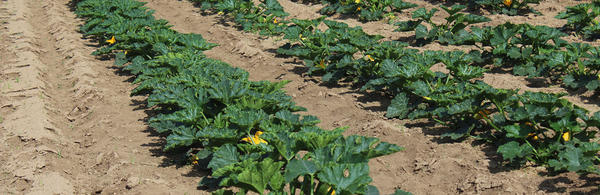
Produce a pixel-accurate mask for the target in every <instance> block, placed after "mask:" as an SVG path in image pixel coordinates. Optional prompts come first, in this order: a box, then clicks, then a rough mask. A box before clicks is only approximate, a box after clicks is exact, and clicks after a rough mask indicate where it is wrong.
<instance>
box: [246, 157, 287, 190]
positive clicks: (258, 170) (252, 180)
mask: <svg viewBox="0 0 600 195" xmlns="http://www.w3.org/2000/svg"><path fill="white" fill-rule="evenodd" d="M281 167H283V162H274V161H273V160H272V159H270V158H267V159H264V160H263V161H260V162H258V163H256V164H255V165H254V166H251V167H244V168H245V169H244V171H242V173H240V174H239V175H238V178H237V179H238V180H239V182H240V183H243V184H247V185H249V186H251V187H252V190H254V191H256V192H258V193H260V194H263V193H264V191H265V189H266V188H267V186H269V187H271V189H273V190H275V191H277V190H280V189H281V188H282V187H283V184H284V178H283V175H281V172H280V171H279V170H280V169H281Z"/></svg>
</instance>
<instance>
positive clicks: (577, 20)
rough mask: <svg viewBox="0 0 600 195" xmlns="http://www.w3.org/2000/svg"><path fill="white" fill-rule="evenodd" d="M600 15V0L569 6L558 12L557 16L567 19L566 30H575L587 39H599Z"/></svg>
mask: <svg viewBox="0 0 600 195" xmlns="http://www.w3.org/2000/svg"><path fill="white" fill-rule="evenodd" d="M599 15H600V1H598V0H593V1H592V2H590V3H581V4H578V5H576V6H568V7H566V10H565V11H562V12H560V13H558V15H557V16H556V18H558V19H566V20H567V23H566V24H565V25H564V26H563V29H564V30H568V31H573V32H575V33H577V34H579V35H582V36H583V37H584V38H586V39H597V38H598V37H599V36H600V25H599V24H598V20H597V19H596V18H597V17H598V16H599Z"/></svg>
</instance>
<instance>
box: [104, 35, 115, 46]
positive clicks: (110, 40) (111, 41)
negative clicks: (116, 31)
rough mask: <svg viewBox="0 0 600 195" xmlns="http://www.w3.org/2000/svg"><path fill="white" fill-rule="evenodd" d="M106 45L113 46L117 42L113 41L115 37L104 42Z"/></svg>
mask: <svg viewBox="0 0 600 195" xmlns="http://www.w3.org/2000/svg"><path fill="white" fill-rule="evenodd" d="M106 42H107V43H109V44H111V45H112V44H115V43H116V42H117V40H116V39H115V36H112V38H110V39H109V40H106Z"/></svg>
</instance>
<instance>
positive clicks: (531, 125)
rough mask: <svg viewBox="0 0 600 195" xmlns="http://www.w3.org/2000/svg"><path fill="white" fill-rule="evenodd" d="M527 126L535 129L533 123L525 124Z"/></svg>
mask: <svg viewBox="0 0 600 195" xmlns="http://www.w3.org/2000/svg"><path fill="white" fill-rule="evenodd" d="M525 125H527V126H530V127H533V124H532V123H531V122H525Z"/></svg>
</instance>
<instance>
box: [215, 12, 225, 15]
mask: <svg viewBox="0 0 600 195" xmlns="http://www.w3.org/2000/svg"><path fill="white" fill-rule="evenodd" d="M223 14H225V13H223V12H217V15H223Z"/></svg>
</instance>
